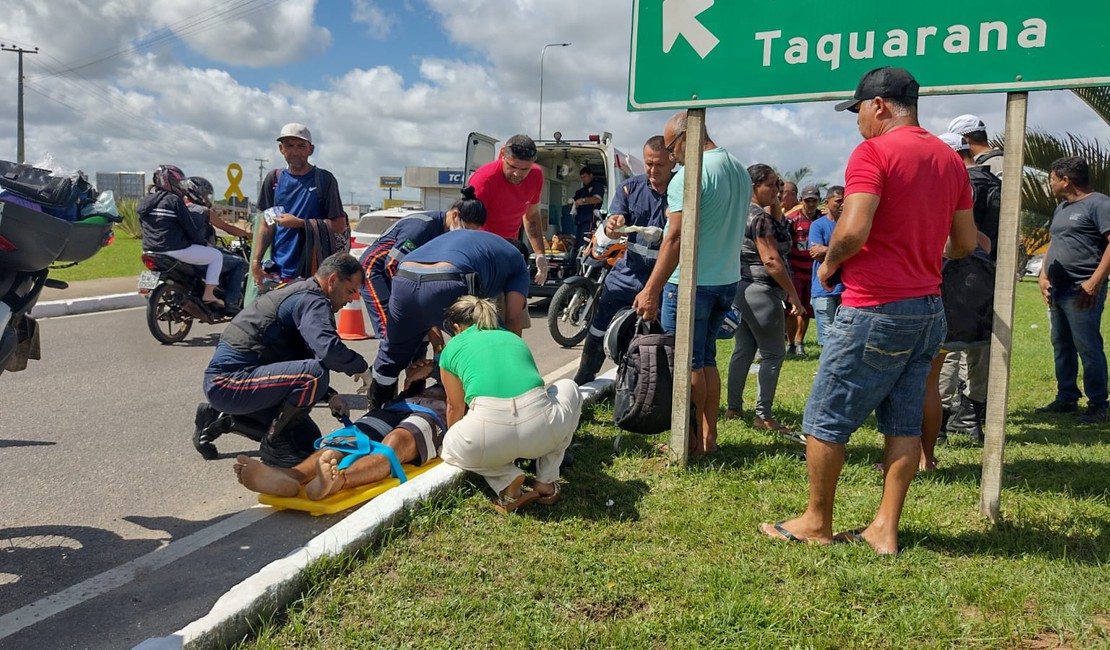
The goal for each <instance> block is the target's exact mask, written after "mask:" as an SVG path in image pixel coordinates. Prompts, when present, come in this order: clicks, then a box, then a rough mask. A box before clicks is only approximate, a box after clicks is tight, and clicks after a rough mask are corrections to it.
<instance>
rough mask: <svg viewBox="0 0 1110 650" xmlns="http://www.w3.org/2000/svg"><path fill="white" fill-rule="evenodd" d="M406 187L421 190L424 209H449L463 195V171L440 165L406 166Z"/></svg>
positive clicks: (421, 203) (421, 202)
mask: <svg viewBox="0 0 1110 650" xmlns="http://www.w3.org/2000/svg"><path fill="white" fill-rule="evenodd" d="M405 187H412V188H416V189H418V190H420V205H421V207H422V208H423V209H425V210H429V211H432V210H447V209H448V208H450V207H451V205H452V204H454V203H455V201H457V200H458V199H459V198H460V197H461V196H462V195H461V194H460V193H459V191H460V190H462V187H463V171H462V170H461V169H443V168H439V167H406V168H405ZM405 203H406V204H408V203H412V202H411V201H405ZM387 207H388V206H387Z"/></svg>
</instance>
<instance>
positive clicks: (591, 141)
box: [463, 132, 644, 296]
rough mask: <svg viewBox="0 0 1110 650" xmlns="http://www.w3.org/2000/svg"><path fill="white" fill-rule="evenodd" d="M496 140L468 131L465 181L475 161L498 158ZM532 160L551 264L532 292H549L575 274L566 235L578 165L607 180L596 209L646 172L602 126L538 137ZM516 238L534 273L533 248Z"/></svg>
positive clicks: (603, 207)
mask: <svg viewBox="0 0 1110 650" xmlns="http://www.w3.org/2000/svg"><path fill="white" fill-rule="evenodd" d="M500 149H501V148H500V146H499V141H498V140H497V139H496V138H492V137H490V136H488V135H483V134H481V133H471V134H470V136H469V137H468V138H467V141H466V165H465V166H464V167H463V169H465V170H466V172H465V178H464V181H463V184H464V185H466V184H468V183H469V181H470V176H471V174H473V173H474V172H475V171H477V170H478V168H479V167H481V166H482V165H485V164H486V163H489V162H491V161H493V160H495V159H497V157H498V154H499V152H500ZM536 164H537V165H539V166H540V167H541V168H542V169H543V192H542V194H541V195H540V216H541V217H542V223H544V224H545V232H544V238H545V240H546V241H547V243H548V248H547V250H545V251H544V255H545V256H546V257H547V260H548V264H549V266H550V272H549V273H548V277H547V282H546V283H545V284H544V285H543V286H542V287H541V286H537V285H532V288H531V295H532V296H550V295H552V294H554V293H555V291H556V289H558V288H559V285H560V284H562V282H563V280H565V279H566V278H568V277H570V276H573V275H576V274H577V266H578V251H573V250H569V246H568V245H567V243H566V242H567V241H569V240H573V238H574V217H573V216H570V203H571V202H572V200H573V198H574V193H575V192H577V191H578V190H579V189H580V188H581V187H582V180H581V179H580V178H579V170H581V169H582V168H583V167H589V168H590V172H591V173H592V174H593V177H594V180H597V181H601V183H602V184H603V185H604V186H605V196H604V197H603V200H602V202H601V207H600V208H599V211H598V214H599V215H602V214H607V213H608V208H609V204H610V202H611V201H612V199H613V196H615V195H616V192H617V189H618V188H619V187H620V184H621V183H623V182H624V181H626V180H628V179H629V178H631V177H632V176H635V175H636V174H642V173H644V163H643V161H642V160H640V159H639V158H636V157H635V156H632V155H629V154H627V153H625V152H623V151H621V150H620V149H617V148H616V147H615V146H613V135H612V134H611V133H608V132H605V133H602V134H601V135H590V136H588V137H587V138H586V139H584V140H564V139H563V137H562V134H561V133H559V132H556V133H555V134H554V139H552V140H537V141H536ZM520 239H521V241H522V242H523V243H524V246H525V247H526V248H527V249H529V251H530V252H531V257H530V259H531V260H533V261H530V263H529V266H530V267H531V275H532V276H533V277H535V262H534V260H535V253H534V251H531V246H530V245H529V242H528V239H527V238H526V237H524V233H523V228H522V229H521V233H520Z"/></svg>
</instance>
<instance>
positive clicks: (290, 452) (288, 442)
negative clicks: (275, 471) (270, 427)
mask: <svg viewBox="0 0 1110 650" xmlns="http://www.w3.org/2000/svg"><path fill="white" fill-rule="evenodd" d="M258 451H259V458H261V459H262V462H263V463H265V464H267V465H271V466H273V467H293V466H294V465H296V464H297V463H299V462H301V461H302V460H304V459H306V458H308V457H309V455H310V452H308V451H306V450H305V449H303V448H302V447H300V446H298V445H297V443H296V442H295V441H294V440H293V437H292V436H278V437H277V438H275V439H273V440H269V439H266V438H263V439H262V444H261V445H260V446H259V448H258Z"/></svg>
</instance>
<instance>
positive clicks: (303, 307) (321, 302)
mask: <svg viewBox="0 0 1110 650" xmlns="http://www.w3.org/2000/svg"><path fill="white" fill-rule="evenodd" d="M293 323H294V324H295V325H296V327H297V331H298V332H300V333H301V338H303V339H304V340H305V343H307V344H308V347H309V349H311V350H312V353H313V354H314V355H316V358H317V359H319V360H320V361H321V363H323V364H324V367H325V368H327V369H329V370H336V371H339V372H343V373H346V374H348V375H357V374H358V373H360V372H366V369H367V368H369V367H370V366H369V364H367V363H366V359H363V358H362V355H361V354H359V353H357V352H355V351H354V350H352V349H351V348H349V347H347V346H346V345H344V344H343V341H342V340H341V339H340V338H339V333H338V332H336V331H335V323H334V321H332V311H331V305H330V304H329V303H328V300H327V298H325V297H323V296H322V295H319V294H315V293H312V292H306V293H303V294H301V295H300V296H299V300H297V301H296V304H295V305H294V306H293Z"/></svg>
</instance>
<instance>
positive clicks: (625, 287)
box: [574, 135, 674, 385]
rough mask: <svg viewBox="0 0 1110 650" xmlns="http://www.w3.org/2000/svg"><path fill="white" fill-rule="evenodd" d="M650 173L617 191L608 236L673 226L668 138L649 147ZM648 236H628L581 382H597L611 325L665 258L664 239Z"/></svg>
mask: <svg viewBox="0 0 1110 650" xmlns="http://www.w3.org/2000/svg"><path fill="white" fill-rule="evenodd" d="M644 167H645V170H646V173H644V174H640V175H638V176H633V177H632V178H630V179H628V180H626V181H625V182H624V183H622V184H621V186H620V189H618V190H617V195H616V196H615V197H613V202H612V203H611V204H610V205H609V214H610V217H609V219H608V220H607V221H606V222H605V234H606V235H607V236H609V237H612V238H614V239H616V238H617V237H620V236H621V233H620V232H619V229H620V228H622V227H624V226H654V227H657V228H662V227H663V226H665V225H666V223H667V184H668V183H669V182H670V180H671V176H672V173H673V171H674V162H673V161H672V160H671V157H670V154H669V153H668V152H667V149H666V146H665V143H664V141H663V136H661V135H657V136H654V137H652V138H650V139H648V141H647V142H646V143H644ZM647 239H649V238H647V237H645V236H644V234H642V233H629V234H628V247H627V248H626V249H625V254H624V257H622V258H621V259H619V260H617V263H616V264H614V265H613V270H612V271H610V272H609V275H608V276H606V278H605V288H604V289H602V292H601V299H600V301H599V303H598V306H597V311H596V312H594V318H593V321H591V322H590V331H589V333H588V334H586V342H585V344H584V345H583V347H582V360H581V362H579V364H578V373H577V374H576V375H575V376H574V381H575V383H577V384H579V385H581V384H584V383H586V382H589V381H593V380H594V378H595V377H596V376H597V371H598V370H600V369H601V365H602V364H603V363H604V362H605V351H604V350H603V348H602V339H603V337H604V336H605V329H606V328H607V327H609V322H610V321H611V320H613V316H614V315H616V313H617V312H618V311H620V310H621V309H622V308H624V307H631V306H632V301H633V300H634V299H635V298H636V294H637V293H639V292H640V291H641V290H642V289H643V288H644V282H645V281H646V280H647V278H648V276H650V275H651V269H652V268H653V267H654V266H655V260H656V259H658V257H659V244H660V240H659V239H655V240H654V241H646V240H647Z"/></svg>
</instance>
